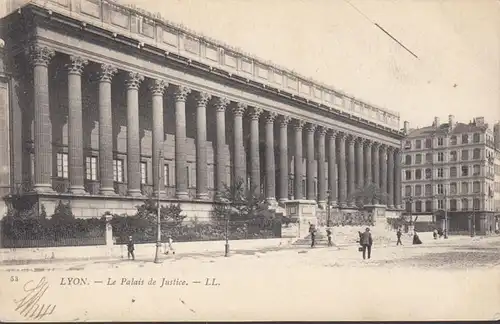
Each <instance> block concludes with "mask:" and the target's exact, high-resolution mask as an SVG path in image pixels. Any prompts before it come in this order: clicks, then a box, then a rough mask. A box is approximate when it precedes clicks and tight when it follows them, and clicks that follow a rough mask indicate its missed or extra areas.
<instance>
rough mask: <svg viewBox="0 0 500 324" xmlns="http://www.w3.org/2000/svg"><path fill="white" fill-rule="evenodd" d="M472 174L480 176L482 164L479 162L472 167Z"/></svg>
mask: <svg viewBox="0 0 500 324" xmlns="http://www.w3.org/2000/svg"><path fill="white" fill-rule="evenodd" d="M472 174H473V175H474V176H478V175H480V174H481V166H480V165H479V164H476V165H474V166H473V167H472Z"/></svg>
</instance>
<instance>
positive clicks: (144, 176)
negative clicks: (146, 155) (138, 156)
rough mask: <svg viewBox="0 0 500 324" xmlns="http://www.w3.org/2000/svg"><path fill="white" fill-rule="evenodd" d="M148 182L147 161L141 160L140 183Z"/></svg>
mask: <svg viewBox="0 0 500 324" xmlns="http://www.w3.org/2000/svg"><path fill="white" fill-rule="evenodd" d="M147 183H148V163H147V162H141V184H147Z"/></svg>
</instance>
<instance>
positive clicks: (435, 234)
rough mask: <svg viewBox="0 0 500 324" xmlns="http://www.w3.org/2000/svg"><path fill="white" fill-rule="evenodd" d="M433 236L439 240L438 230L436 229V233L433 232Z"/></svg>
mask: <svg viewBox="0 0 500 324" xmlns="http://www.w3.org/2000/svg"><path fill="white" fill-rule="evenodd" d="M432 236H433V237H434V239H435V240H437V238H438V231H437V229H434V231H433V232H432Z"/></svg>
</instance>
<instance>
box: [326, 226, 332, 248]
mask: <svg viewBox="0 0 500 324" xmlns="http://www.w3.org/2000/svg"><path fill="white" fill-rule="evenodd" d="M326 237H327V238H328V246H333V243H332V231H331V230H330V229H329V228H327V229H326Z"/></svg>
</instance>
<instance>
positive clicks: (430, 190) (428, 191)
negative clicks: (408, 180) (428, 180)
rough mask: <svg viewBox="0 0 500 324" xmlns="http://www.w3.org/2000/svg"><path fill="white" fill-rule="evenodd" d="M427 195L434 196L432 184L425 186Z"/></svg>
mask: <svg viewBox="0 0 500 324" xmlns="http://www.w3.org/2000/svg"><path fill="white" fill-rule="evenodd" d="M425 195H426V196H432V186H431V185H430V184H426V185H425Z"/></svg>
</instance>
